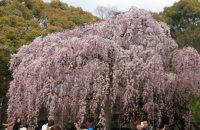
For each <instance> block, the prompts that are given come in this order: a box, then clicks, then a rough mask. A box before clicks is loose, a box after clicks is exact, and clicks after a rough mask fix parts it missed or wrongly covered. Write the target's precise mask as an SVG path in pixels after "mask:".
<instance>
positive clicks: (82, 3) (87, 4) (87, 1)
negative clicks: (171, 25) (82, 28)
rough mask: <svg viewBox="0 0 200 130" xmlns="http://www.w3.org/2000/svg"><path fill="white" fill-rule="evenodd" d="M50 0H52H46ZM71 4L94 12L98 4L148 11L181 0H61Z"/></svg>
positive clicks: (158, 9) (119, 8) (47, 0)
mask: <svg viewBox="0 0 200 130" xmlns="http://www.w3.org/2000/svg"><path fill="white" fill-rule="evenodd" d="M44 1H46V2H49V1H50V0H44ZM61 1H62V2H65V3H67V4H69V5H72V6H75V7H81V8H82V9H83V10H85V11H89V12H91V13H93V14H94V12H95V8H96V7H97V6H100V5H101V6H106V7H108V6H116V7H117V9H118V10H119V11H128V10H129V9H130V7H131V6H136V7H138V8H142V9H146V10H148V11H153V12H160V11H162V10H163V8H164V7H166V6H171V5H173V3H174V2H176V1H179V0H61Z"/></svg>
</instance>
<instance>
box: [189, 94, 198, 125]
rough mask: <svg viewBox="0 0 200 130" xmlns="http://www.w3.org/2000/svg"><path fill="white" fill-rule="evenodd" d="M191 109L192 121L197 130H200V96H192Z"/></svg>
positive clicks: (190, 99) (190, 97)
mask: <svg viewBox="0 0 200 130" xmlns="http://www.w3.org/2000/svg"><path fill="white" fill-rule="evenodd" d="M189 107H190V109H191V111H192V119H193V124H194V127H195V129H200V96H199V95H196V94H190V96H189Z"/></svg>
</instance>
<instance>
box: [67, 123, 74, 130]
mask: <svg viewBox="0 0 200 130" xmlns="http://www.w3.org/2000/svg"><path fill="white" fill-rule="evenodd" d="M64 129H65V130H76V129H75V125H74V124H73V123H68V124H67V125H66V126H65V128H64Z"/></svg>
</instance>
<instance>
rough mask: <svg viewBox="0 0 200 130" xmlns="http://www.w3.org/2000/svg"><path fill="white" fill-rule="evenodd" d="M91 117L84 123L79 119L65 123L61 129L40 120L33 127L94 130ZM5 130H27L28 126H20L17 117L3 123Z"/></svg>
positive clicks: (54, 124)
mask: <svg viewBox="0 0 200 130" xmlns="http://www.w3.org/2000/svg"><path fill="white" fill-rule="evenodd" d="M93 121H94V119H93V117H90V118H88V120H87V121H86V122H84V123H81V121H80V120H79V119H77V120H76V122H75V123H67V124H66V125H65V126H64V127H63V128H62V127H61V125H60V124H57V123H55V122H54V120H53V119H47V118H45V119H44V120H40V121H38V122H37V124H36V126H35V130H62V129H63V130H95V126H94V124H93ZM2 125H3V126H5V130H28V125H26V124H22V122H21V119H20V118H19V117H17V118H14V119H13V120H9V121H8V123H7V124H6V123H3V124H2Z"/></svg>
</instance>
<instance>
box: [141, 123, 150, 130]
mask: <svg viewBox="0 0 200 130" xmlns="http://www.w3.org/2000/svg"><path fill="white" fill-rule="evenodd" d="M141 126H142V128H144V129H146V128H148V126H149V125H148V123H147V121H142V122H141Z"/></svg>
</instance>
